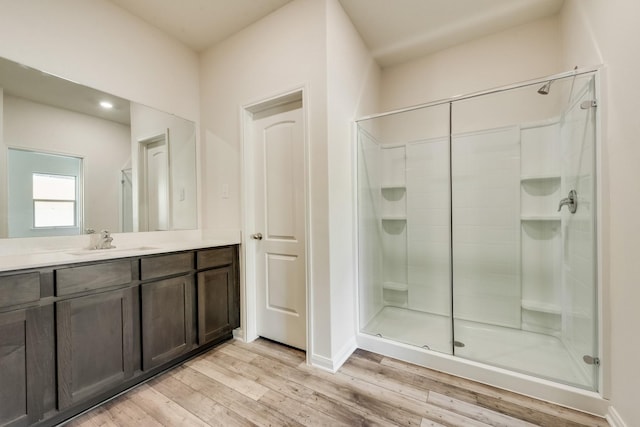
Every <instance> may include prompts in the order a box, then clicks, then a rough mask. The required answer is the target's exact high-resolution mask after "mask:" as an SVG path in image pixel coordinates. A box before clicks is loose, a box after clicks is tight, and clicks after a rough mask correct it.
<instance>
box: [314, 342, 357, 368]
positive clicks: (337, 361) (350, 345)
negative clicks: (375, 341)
mask: <svg viewBox="0 0 640 427" xmlns="http://www.w3.org/2000/svg"><path fill="white" fill-rule="evenodd" d="M357 348H358V346H357V345H356V341H355V339H352V340H349V341H348V342H346V343H345V345H343V346H342V348H341V349H340V351H338V352H337V353H336V354H335V356H334V357H333V358H329V357H325V356H320V355H318V354H313V355H311V360H310V362H311V365H312V366H314V367H316V368H320V369H323V370H325V371H329V372H333V373H335V372H337V371H338V369H340V367H341V366H342V365H343V364H344V362H346V361H347V359H348V358H349V356H351V354H352V353H353V352H354V351H355V350H356V349H357Z"/></svg>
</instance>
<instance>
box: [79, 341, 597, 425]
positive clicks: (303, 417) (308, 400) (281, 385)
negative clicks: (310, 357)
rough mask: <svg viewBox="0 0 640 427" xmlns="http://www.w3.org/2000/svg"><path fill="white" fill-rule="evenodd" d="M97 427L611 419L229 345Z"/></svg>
mask: <svg viewBox="0 0 640 427" xmlns="http://www.w3.org/2000/svg"><path fill="white" fill-rule="evenodd" d="M67 425H68V426H70V427H97V426H254V425H257V426H301V425H304V426H420V427H427V426H504V427H512V426H514V427H519V426H553V427H561V426H593V427H606V426H608V424H607V422H606V421H605V420H604V419H603V418H599V417H595V416H592V415H588V414H584V413H581V412H577V411H573V410H569V409H566V408H562V407H559V406H556V405H552V404H550V403H547V402H542V401H538V400H534V399H531V398H528V397H524V396H521V395H518V394H515V393H509V392H505V391H502V390H499V389H496V388H494V387H490V386H486V385H483V384H479V383H475V382H472V381H468V380H463V379H461V378H458V377H454V376H451V375H447V374H443V373H440V372H436V371H433V370H430V369H426V368H422V367H419V366H416V365H412V364H409V363H405V362H401V361H398V360H395V359H391V358H387V357H384V356H380V355H377V354H374V353H370V352H367V351H363V350H357V351H356V352H355V353H354V354H353V355H352V356H351V357H350V358H349V360H348V361H347V362H346V363H345V364H344V366H343V367H342V368H341V369H340V370H339V371H338V372H337V373H336V374H331V373H329V372H325V371H323V370H320V369H316V368H313V367H310V366H307V365H306V363H305V354H304V353H303V352H301V351H299V350H296V349H292V348H289V347H286V346H283V345H280V344H277V343H274V342H271V341H268V340H264V339H259V340H257V341H255V342H253V343H248V344H247V343H243V342H240V341H229V342H226V343H224V344H222V345H220V346H218V347H216V348H214V349H213V350H211V351H209V352H207V353H205V354H203V355H200V356H198V357H197V358H195V359H192V360H190V361H188V362H186V363H185V364H184V365H182V366H179V367H177V368H175V369H173V370H171V371H169V372H166V373H164V374H163V375H161V376H158V377H156V378H154V379H153V380H151V381H149V382H147V383H146V384H143V385H140V386H138V387H137V388H135V389H133V390H131V391H129V392H128V393H126V394H124V395H122V396H120V397H118V398H116V399H114V400H112V401H110V402H108V403H106V404H104V405H102V406H100V407H98V408H96V409H94V410H92V411H90V412H88V413H86V414H84V415H82V416H80V417H78V418H76V419H74V420H72V421H71V422H69V423H68V424H67Z"/></svg>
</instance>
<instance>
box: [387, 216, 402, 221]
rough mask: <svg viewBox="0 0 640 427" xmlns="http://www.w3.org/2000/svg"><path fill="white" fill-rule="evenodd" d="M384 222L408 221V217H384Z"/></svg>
mask: <svg viewBox="0 0 640 427" xmlns="http://www.w3.org/2000/svg"><path fill="white" fill-rule="evenodd" d="M382 220H383V221H406V220H407V216H406V215H383V216H382Z"/></svg>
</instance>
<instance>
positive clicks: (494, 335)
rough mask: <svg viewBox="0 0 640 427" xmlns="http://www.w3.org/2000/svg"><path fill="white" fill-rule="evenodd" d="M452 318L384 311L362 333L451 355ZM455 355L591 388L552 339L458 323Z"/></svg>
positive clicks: (401, 310)
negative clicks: (458, 344)
mask: <svg viewBox="0 0 640 427" xmlns="http://www.w3.org/2000/svg"><path fill="white" fill-rule="evenodd" d="M450 331H451V318H450V317H447V316H440V315H435V314H431V313H424V312H421V311H415V310H409V309H406V308H400V307H390V306H387V307H384V308H383V309H382V310H380V312H379V313H378V314H377V315H376V316H375V317H374V318H373V319H372V320H371V321H370V322H369V323H368V324H367V325H366V326H365V327H364V329H363V331H362V332H364V333H366V334H370V335H376V336H381V337H383V338H387V339H390V340H393V341H398V342H401V343H404V344H409V345H414V346H417V347H423V348H429V349H430V350H434V351H439V352H442V353H447V354H451V351H452V346H451V341H452V337H451V333H450ZM455 340H456V341H457V342H459V343H462V344H464V347H457V346H456V347H455V355H456V356H461V357H463V358H466V359H470V360H475V361H478V362H483V363H487V364H490V365H493V366H497V367H501V368H505V369H509V370H513V371H517V372H521V373H526V374H529V375H534V376H537V377H542V378H546V379H550V380H553V381H559V382H562V383H565V384H570V385H574V386H578V387H582V388H587V389H591V388H592V386H593V385H592V384H591V381H590V380H589V377H588V375H587V373H586V371H585V369H584V368H582V367H581V366H579V365H578V363H582V360H579V361H575V360H574V359H573V358H572V357H571V355H570V354H569V351H568V350H567V348H566V347H565V345H564V344H563V343H562V341H561V340H560V339H558V338H556V337H554V336H550V335H544V334H540V333H535V332H529V331H523V330H520V329H513V328H507V327H502V326H494V325H487V324H484V323H478V322H471V321H466V320H456V322H455Z"/></svg>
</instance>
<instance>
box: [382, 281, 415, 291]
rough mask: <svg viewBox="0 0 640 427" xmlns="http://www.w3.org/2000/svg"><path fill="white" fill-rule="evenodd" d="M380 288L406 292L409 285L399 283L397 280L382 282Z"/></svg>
mask: <svg viewBox="0 0 640 427" xmlns="http://www.w3.org/2000/svg"><path fill="white" fill-rule="evenodd" d="M382 288H383V289H388V290H391V291H399V292H406V291H408V290H409V285H407V284H406V283H399V282H384V283H383V284H382Z"/></svg>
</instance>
